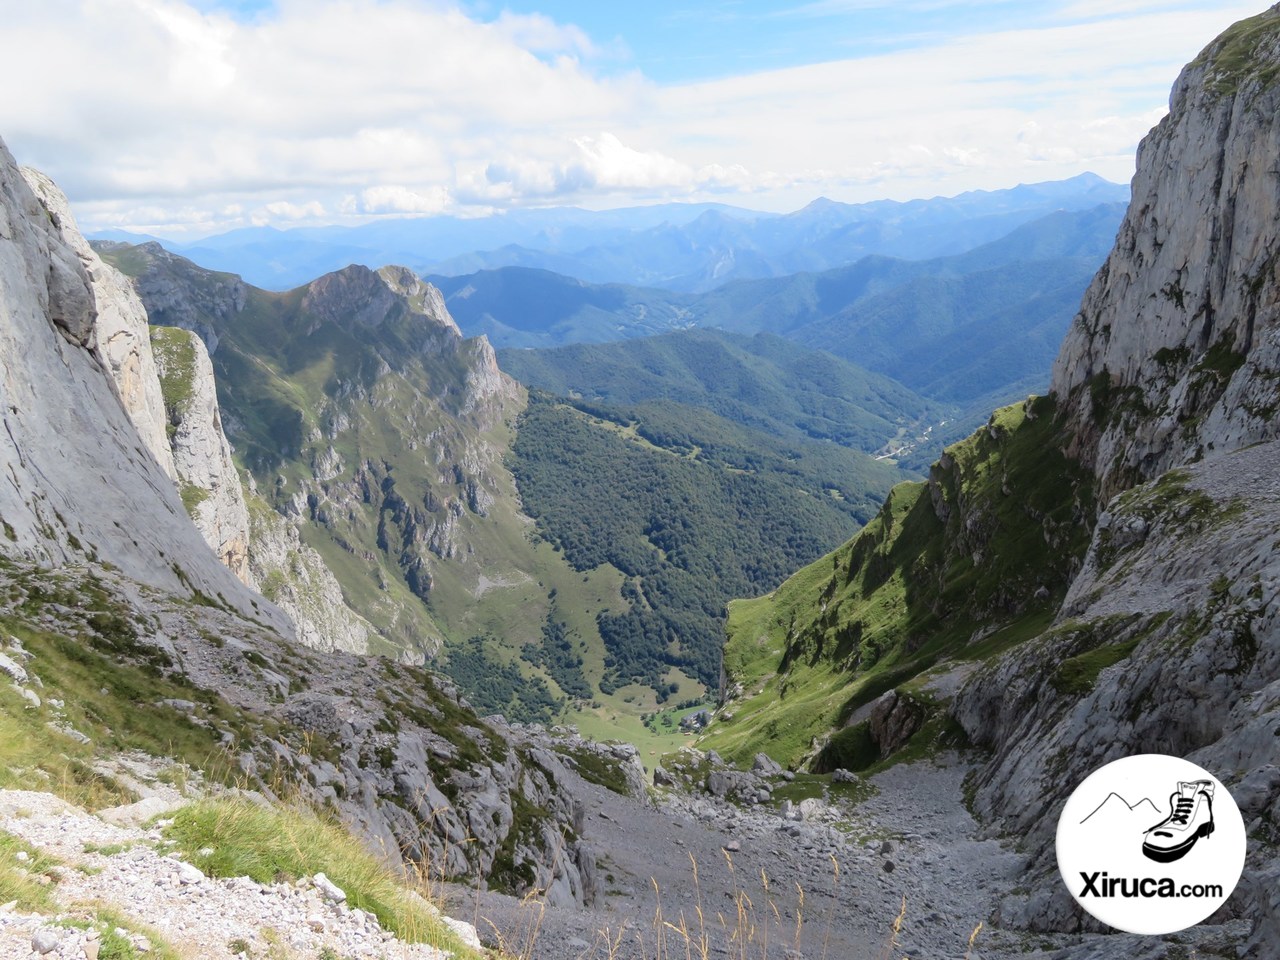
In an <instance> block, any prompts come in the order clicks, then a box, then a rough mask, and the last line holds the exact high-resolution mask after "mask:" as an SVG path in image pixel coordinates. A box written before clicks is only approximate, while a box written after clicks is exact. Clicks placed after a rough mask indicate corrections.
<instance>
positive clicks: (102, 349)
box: [22, 167, 177, 479]
mask: <svg viewBox="0 0 1280 960" xmlns="http://www.w3.org/2000/svg"><path fill="white" fill-rule="evenodd" d="M22 176H23V177H24V178H25V179H26V181H27V183H28V184H29V185H30V187H31V189H32V190H33V191H35V193H36V196H37V197H39V199H40V202H41V204H43V205H44V208H45V209H46V210H47V211H48V212H49V217H50V219H51V220H52V221H53V224H54V226H56V227H57V228H58V232H59V234H60V235H61V237H62V239H63V240H64V241H66V244H67V246H69V247H70V248H71V249H72V250H73V251H74V252H75V254H76V256H77V257H79V258H80V263H81V264H82V265H83V266H84V269H85V273H86V274H87V275H88V277H89V282H90V285H91V288H92V291H93V299H94V305H95V307H96V309H97V319H96V320H95V321H94V333H95V339H96V343H97V348H98V352H99V354H100V355H101V356H102V358H103V359H104V360H106V362H107V367H108V369H109V370H110V371H111V376H112V379H113V380H115V384H116V389H117V390H118V391H119V393H120V401H121V403H123V404H124V409H125V412H126V413H128V414H129V419H130V420H132V421H133V425H134V426H135V427H136V428H137V430H138V434H139V436H141V437H142V440H143V442H144V443H145V444H146V447H147V450H148V451H149V452H150V453H151V455H152V456H153V457H155V458H156V462H157V463H158V464H160V466H161V468H162V469H163V470H164V472H165V473H167V474H168V475H169V476H170V477H173V478H175V479H176V478H177V473H176V471H175V468H174V465H173V454H172V452H171V451H170V449H169V440H168V437H167V435H166V431H165V409H164V398H163V397H162V396H161V393H160V380H159V375H158V373H157V370H156V363H155V358H154V356H153V355H152V351H151V337H150V333H149V330H148V321H147V311H146V310H145V309H144V308H143V306H142V301H141V300H139V299H138V295H137V293H135V292H134V289H133V285H132V284H131V283H130V282H129V280H128V278H127V277H125V276H124V275H123V274H122V273H120V271H119V270H117V269H116V268H115V267H113V266H110V265H109V264H106V263H103V262H102V258H101V257H99V256H98V255H97V253H95V252H94V251H93V248H92V247H90V246H89V243H88V241H86V240H85V238H84V236H83V235H82V234H81V233H80V230H79V228H78V227H77V226H76V221H75V217H74V216H73V215H72V213H71V205H70V204H69V203H68V202H67V198H66V195H65V194H63V192H62V191H61V190H59V189H58V187H57V185H56V184H55V183H54V182H53V181H52V180H50V179H49V178H48V177H46V176H45V175H44V174H43V173H41V172H40V171H39V170H35V169H32V168H31V167H23V168H22Z"/></svg>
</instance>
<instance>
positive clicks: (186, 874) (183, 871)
mask: <svg viewBox="0 0 1280 960" xmlns="http://www.w3.org/2000/svg"><path fill="white" fill-rule="evenodd" d="M178 882H179V883H181V884H182V885H183V886H194V885H195V884H198V883H203V882H204V873H203V872H201V870H200V868H199V867H196V866H194V865H193V864H190V863H180V864H178Z"/></svg>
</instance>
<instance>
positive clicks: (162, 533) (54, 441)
mask: <svg viewBox="0 0 1280 960" xmlns="http://www.w3.org/2000/svg"><path fill="white" fill-rule="evenodd" d="M49 195H50V196H54V194H52V193H50V194H49ZM59 209H60V208H59V206H58V204H57V203H55V204H54V208H53V209H49V208H46V207H45V206H44V205H43V204H42V203H41V201H40V199H39V198H38V197H37V195H36V194H35V193H34V192H33V191H32V190H31V188H30V187H29V186H28V184H27V182H26V180H25V179H24V178H23V176H22V175H21V173H20V172H19V171H18V168H17V165H16V164H15V163H14V161H13V158H12V157H11V156H10V154H9V153H8V150H7V149H4V148H0V291H3V297H2V298H0V360H3V365H4V377H3V381H2V392H3V413H2V414H0V415H2V416H3V419H4V424H5V431H4V433H3V435H2V437H0V460H2V461H3V463H4V466H5V472H6V475H7V477H8V481H7V482H6V483H5V484H4V485H3V489H0V518H2V519H3V524H4V537H3V539H0V551H3V552H4V553H5V554H7V555H9V556H14V557H21V558H25V559H28V560H32V561H36V562H39V563H43V564H47V565H62V564H67V563H73V562H83V561H84V560H86V559H96V560H99V561H106V562H109V563H110V564H112V565H114V567H115V568H117V569H119V570H120V571H122V572H123V573H124V574H126V575H127V576H129V577H131V578H133V579H134V580H138V581H141V582H143V583H146V584H150V585H153V586H156V587H161V588H164V589H166V590H170V591H173V592H177V593H188V594H191V593H193V592H194V591H198V593H199V595H202V596H204V597H207V598H213V600H214V602H223V603H227V604H230V605H231V606H233V607H235V608H237V609H239V610H241V611H244V612H245V613H248V614H250V615H253V616H256V617H258V618H259V619H262V620H264V621H266V622H269V623H271V624H272V625H273V626H275V627H276V628H278V629H279V630H280V631H282V632H283V633H286V634H288V633H291V628H290V625H289V624H288V622H287V620H286V619H285V618H284V616H283V615H282V614H281V613H280V611H279V610H278V609H276V608H275V607H274V606H273V605H271V604H270V603H268V602H267V601H265V600H263V599H262V598H261V597H259V596H257V595H256V594H254V593H251V592H250V591H248V590H246V589H245V588H244V587H243V585H242V584H240V583H239V582H238V581H237V580H236V579H235V578H234V577H232V576H231V574H230V573H229V572H228V571H227V570H226V568H224V567H223V566H222V565H221V564H219V563H218V562H217V561H216V559H215V558H214V556H213V555H212V554H211V553H210V552H209V550H208V549H207V547H206V546H205V545H204V543H203V541H202V540H201V539H200V536H199V534H198V533H197V532H196V530H195V528H194V527H193V526H192V525H191V523H190V521H189V520H188V519H187V516H186V511H185V510H184V508H183V505H182V502H181V500H180V499H179V497H178V492H177V490H176V488H175V487H174V484H173V481H172V479H171V478H170V477H169V476H168V475H167V474H166V473H165V471H164V470H163V469H162V468H161V467H160V465H159V463H158V462H157V457H156V455H155V453H153V452H152V451H151V449H149V446H150V444H149V443H148V442H147V441H145V440H144V439H143V438H142V437H141V436H140V435H139V433H138V430H137V428H136V427H135V425H134V423H133V421H132V420H131V419H130V416H129V414H128V412H127V411H126V409H125V407H124V405H123V404H122V401H121V395H122V393H125V394H134V396H135V398H138V397H141V398H146V397H147V396H148V391H147V389H145V388H144V387H143V385H142V384H141V383H140V382H139V383H138V384H136V385H137V386H138V387H139V390H138V391H137V392H136V393H135V392H134V391H129V390H124V391H122V390H121V389H120V388H119V387H118V386H117V385H116V381H115V380H114V379H113V378H112V375H111V369H112V364H111V363H110V361H109V360H106V359H104V357H103V354H102V352H101V351H102V349H103V346H104V344H105V343H106V342H107V341H108V340H110V339H112V337H113V336H115V335H116V334H119V332H120V330H121V329H126V330H127V331H128V334H127V336H125V337H123V338H120V339H117V343H118V344H121V343H124V342H129V343H131V344H132V346H130V347H129V349H128V350H127V351H125V352H123V353H122V354H121V356H126V357H127V356H129V355H131V356H133V357H134V358H136V359H137V363H136V365H131V364H130V363H129V362H125V363H124V364H122V367H121V369H122V370H123V371H126V372H127V371H130V370H132V371H133V373H130V374H129V376H133V375H134V374H137V375H138V376H141V371H142V369H143V360H142V359H141V358H142V357H144V356H145V352H146V351H145V348H144V347H143V345H142V342H141V340H140V339H139V338H138V336H137V330H136V328H135V327H133V326H131V325H130V324H131V323H132V322H133V321H135V320H136V314H131V315H130V316H129V317H126V316H125V311H120V310H119V308H118V306H117V304H116V303H115V302H113V301H112V299H111V297H110V295H109V293H107V292H105V291H107V290H109V287H110V285H109V284H107V285H106V286H104V284H103V283H101V282H100V283H98V284H95V283H94V281H93V278H92V277H91V276H90V268H89V267H86V261H85V260H83V259H82V258H81V256H80V255H79V254H78V253H77V251H76V249H75V248H73V247H72V246H71V245H69V244H68V242H67V239H66V238H65V236H64V234H70V233H71V232H72V231H74V223H73V222H72V221H71V220H70V219H69V218H62V217H61V216H60V214H59V212H58V211H59ZM91 265H92V264H91ZM101 276H102V277H104V278H105V277H106V272H105V268H104V270H103V273H102V274H101ZM113 311H117V312H116V313H115V314H114V317H115V319H112V321H111V322H112V324H117V323H118V325H116V326H112V325H108V327H107V328H105V329H101V328H100V327H99V320H100V318H101V317H102V316H103V315H106V316H107V317H108V318H111V317H113ZM126 379H127V378H126ZM151 403H152V401H151V400H144V406H149V405H151ZM152 413H154V411H152ZM154 443H156V441H155V439H154V438H153V439H152V441H151V444H154Z"/></svg>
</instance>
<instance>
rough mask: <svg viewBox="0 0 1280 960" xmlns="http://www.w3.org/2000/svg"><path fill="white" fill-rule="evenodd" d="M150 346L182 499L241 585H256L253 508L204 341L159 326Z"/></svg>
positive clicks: (198, 528)
mask: <svg viewBox="0 0 1280 960" xmlns="http://www.w3.org/2000/svg"><path fill="white" fill-rule="evenodd" d="M152 344H153V346H154V349H155V357H156V363H157V368H158V371H159V374H160V380H159V382H160V383H161V384H163V387H164V402H165V409H166V413H167V418H168V425H169V428H170V431H171V439H170V443H171V445H172V450H173V463H174V469H175V470H176V471H177V476H178V484H179V489H180V491H181V493H182V500H183V503H184V505H185V506H186V508H187V512H188V513H189V514H190V515H191V519H192V521H193V522H194V523H195V525H196V529H197V530H199V531H200V534H201V536H203V537H204V539H205V542H206V543H208V544H209V546H211V547H212V548H213V551H214V553H216V554H217V555H218V559H219V560H221V561H222V563H223V564H224V565H225V566H226V567H227V568H228V569H229V570H230V571H231V572H232V573H234V574H235V575H236V576H237V577H238V578H239V579H240V580H241V581H242V582H243V583H245V584H248V585H249V586H251V587H256V586H257V583H256V582H255V581H254V580H253V577H252V576H251V574H250V571H249V512H248V509H247V508H246V507H245V502H244V493H243V491H242V490H241V488H240V474H239V473H238V472H237V471H236V465H235V462H234V461H233V460H232V459H231V445H230V444H229V443H227V438H226V435H225V434H223V432H222V414H221V412H220V411H219V409H218V394H217V391H216V389H215V387H214V382H213V366H212V365H211V364H210V363H209V354H208V352H207V351H206V350H205V346H204V342H203V341H202V340H201V339H200V338H199V337H198V336H196V335H195V334H194V333H191V332H189V331H187V330H180V329H178V328H177V327H157V328H156V329H155V330H153V331H152Z"/></svg>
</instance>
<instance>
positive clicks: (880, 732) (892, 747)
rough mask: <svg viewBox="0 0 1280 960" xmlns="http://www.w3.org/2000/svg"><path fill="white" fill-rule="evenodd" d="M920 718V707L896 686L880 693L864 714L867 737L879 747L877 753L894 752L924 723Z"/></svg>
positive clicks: (921, 713) (923, 718)
mask: <svg viewBox="0 0 1280 960" xmlns="http://www.w3.org/2000/svg"><path fill="white" fill-rule="evenodd" d="M924 721H925V710H924V708H923V707H921V705H920V704H919V703H917V702H916V701H914V700H913V699H911V698H910V697H908V696H906V695H904V694H900V693H898V691H896V690H890V691H888V692H887V693H884V694H882V695H881V696H880V697H879V698H878V699H877V700H876V701H875V703H874V704H872V707H871V715H870V717H868V723H869V724H870V727H871V738H872V739H873V740H875V742H876V745H877V746H878V747H879V748H880V756H882V757H887V756H889V755H890V754H892V753H896V752H897V751H898V750H899V749H900V748H901V747H903V746H904V745H905V744H906V742H907V741H908V740H910V739H911V737H912V735H913V734H914V733H915V732H916V731H917V730H919V729H920V727H921V726H923V725H924Z"/></svg>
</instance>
